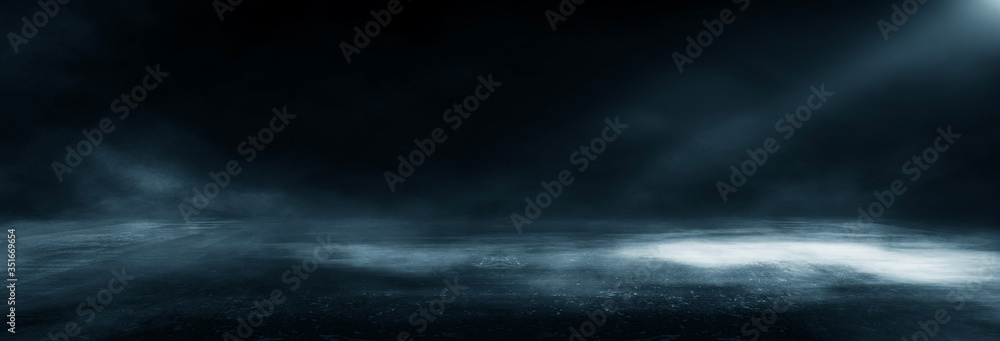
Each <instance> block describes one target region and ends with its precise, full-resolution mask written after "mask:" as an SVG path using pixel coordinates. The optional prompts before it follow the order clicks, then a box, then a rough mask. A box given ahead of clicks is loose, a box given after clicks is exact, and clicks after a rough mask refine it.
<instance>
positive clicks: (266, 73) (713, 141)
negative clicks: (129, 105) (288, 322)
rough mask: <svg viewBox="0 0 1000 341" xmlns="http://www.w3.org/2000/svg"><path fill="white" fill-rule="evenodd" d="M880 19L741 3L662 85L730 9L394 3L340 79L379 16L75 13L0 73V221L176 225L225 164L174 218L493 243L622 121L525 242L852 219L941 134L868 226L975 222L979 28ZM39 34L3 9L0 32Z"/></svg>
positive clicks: (939, 19)
mask: <svg viewBox="0 0 1000 341" xmlns="http://www.w3.org/2000/svg"><path fill="white" fill-rule="evenodd" d="M891 4H893V2H890V1H821V2H809V3H807V4H803V3H800V2H793V1H757V0H754V1H752V3H751V5H750V7H749V8H748V9H747V10H746V11H744V12H739V11H737V13H736V21H735V22H734V23H733V24H730V25H727V26H726V27H725V31H724V32H723V34H722V35H721V36H720V37H718V38H716V39H715V41H714V42H713V44H712V45H710V46H708V47H707V48H705V51H704V53H703V54H702V55H701V56H700V57H698V58H697V59H696V60H695V62H694V63H693V64H689V65H686V66H685V72H684V73H683V74H678V72H677V68H676V67H675V65H674V63H673V61H672V59H671V54H672V53H673V52H674V51H682V49H684V47H685V45H686V42H685V40H684V38H685V36H688V35H691V36H694V35H696V34H697V33H698V32H700V31H702V30H703V29H704V27H703V26H702V24H701V21H702V20H706V19H708V20H712V19H716V18H718V13H719V11H720V10H722V9H724V8H730V9H735V8H736V6H737V5H735V4H733V3H731V2H729V1H707V2H706V1H687V2H669V3H667V2H652V1H614V2H611V1H599V0H590V1H587V2H585V3H583V4H582V5H579V6H577V7H578V8H577V10H576V12H575V13H573V14H572V15H571V16H569V17H568V19H567V21H565V22H561V23H559V24H558V30H557V31H555V32H553V31H552V30H551V29H550V27H549V25H548V22H547V21H546V19H545V16H544V15H543V12H544V11H545V10H549V9H555V8H556V6H557V5H558V2H557V1H554V0H553V1H542V2H539V1H536V2H525V3H517V4H514V3H510V2H479V1H470V2H441V1H413V2H404V3H403V6H404V9H403V11H402V12H401V13H399V14H397V15H394V16H393V18H392V21H391V23H390V24H389V25H388V27H387V28H384V29H383V30H382V32H381V34H380V35H379V36H377V37H375V38H374V39H373V40H372V42H371V44H370V45H369V46H368V47H366V48H364V49H363V52H362V53H361V54H359V55H354V56H353V62H352V63H350V64H348V63H347V62H346V61H345V60H344V57H343V55H342V54H341V52H340V50H339V48H338V45H339V44H340V43H341V42H342V41H352V40H353V37H354V34H353V31H352V28H353V27H354V26H360V25H363V24H364V23H366V22H367V21H369V20H371V17H370V15H369V14H368V12H369V11H370V10H380V9H384V8H385V5H386V1H382V0H378V1H362V2H306V1H280V2H279V1H271V2H263V1H244V2H243V3H242V4H240V5H239V6H237V7H236V9H235V11H233V12H229V13H227V14H226V16H225V18H226V19H225V21H224V22H220V21H219V18H218V16H217V15H216V13H215V11H214V10H213V8H212V5H211V1H207V0H205V1H161V2H157V3H151V4H147V3H143V2H120V3H116V4H106V3H94V2H83V1H80V2H77V1H72V2H70V3H68V4H66V5H63V6H62V7H61V9H60V12H59V13H58V14H57V15H56V16H55V17H54V18H52V19H51V20H50V22H49V24H48V25H47V26H45V27H43V28H40V29H39V33H38V35H37V36H36V37H35V38H33V39H31V41H30V43H28V44H26V45H21V46H20V53H18V54H14V52H13V50H12V49H11V48H10V46H9V45H4V47H3V48H2V51H0V59H2V63H0V72H2V73H3V75H4V77H3V78H2V82H3V98H4V104H5V110H3V111H2V112H0V117H2V118H0V119H2V121H0V139H2V145H0V162H2V165H0V217H2V218H3V219H60V218H73V219H76V218H95V219H98V218H100V219H103V218H156V219H167V220H175V221H178V222H180V221H182V218H181V215H180V213H179V212H178V209H177V205H178V204H179V203H181V202H188V203H190V198H191V195H192V194H191V193H192V192H191V189H192V188H194V187H198V188H201V186H203V185H204V184H205V183H206V182H208V181H209V180H210V178H209V177H208V174H207V173H208V172H209V171H220V170H223V169H224V167H225V163H226V162H227V161H228V160H230V159H238V160H241V164H242V166H243V173H241V174H239V175H238V176H236V177H235V178H234V179H233V180H232V183H231V184H230V186H229V187H228V188H226V189H224V190H223V191H222V193H221V194H220V195H219V197H217V198H215V199H214V200H213V201H212V203H211V204H210V205H209V206H208V207H207V208H206V209H205V210H204V211H203V212H202V213H201V214H200V215H199V216H197V217H196V219H207V218H215V217H219V218H254V217H257V218H281V219H286V218H288V219H293V218H347V217H392V218H399V219H415V220H424V219H426V220H456V219H474V220H488V221H496V222H500V223H509V218H508V216H509V215H510V213H511V212H520V211H521V210H522V209H523V206H524V201H523V198H524V197H525V196H528V195H534V194H535V193H537V192H538V191H539V190H541V187H540V186H539V185H538V184H539V182H541V181H543V180H545V181H550V180H554V179H556V174H558V172H559V171H560V170H562V169H567V168H570V167H575V166H571V165H570V164H569V160H568V156H569V154H570V153H571V152H572V151H573V150H574V149H576V148H578V146H579V145H581V144H584V143H587V142H588V141H590V140H591V139H592V138H594V137H597V136H599V134H600V132H601V129H602V126H603V120H604V118H606V117H614V116H620V118H621V121H622V122H624V123H627V124H630V127H629V128H628V130H626V132H625V133H624V134H623V135H622V138H621V139H619V140H617V141H616V142H614V143H612V144H611V145H610V146H609V148H608V150H607V151H605V152H604V153H603V154H601V155H600V157H599V159H598V160H596V161H594V162H592V163H591V167H590V168H589V169H587V170H586V172H584V173H582V174H577V175H576V181H575V182H574V183H573V184H572V185H571V186H569V187H568V188H566V189H565V191H564V193H563V195H562V196H561V197H560V198H558V199H557V201H556V202H555V203H554V204H553V205H552V206H551V207H549V208H548V209H546V210H545V212H544V214H543V216H542V218H541V219H556V218H569V219H595V218H599V219H676V218H706V217H725V216H734V217H762V218H763V217H825V218H838V219H839V218H843V219H844V220H845V221H853V220H854V219H855V218H856V217H857V213H856V212H855V209H856V207H859V206H866V205H867V204H868V203H870V202H871V201H872V200H874V197H873V196H872V191H875V190H885V189H887V188H888V186H889V183H891V182H892V181H893V180H896V179H903V178H904V176H905V175H904V174H902V172H901V171H900V166H901V165H902V164H903V163H904V162H906V161H907V160H909V159H910V156H911V155H914V154H917V153H919V152H921V151H922V150H923V149H924V148H926V147H930V146H931V145H932V142H933V139H934V137H935V136H936V135H937V133H936V132H935V130H936V128H938V127H947V126H951V127H953V130H954V131H955V132H957V133H960V134H962V138H960V139H959V140H958V142H957V143H956V145H955V146H953V147H952V149H950V150H949V151H947V152H946V153H943V154H942V156H941V158H940V160H939V161H938V162H937V163H935V164H934V165H933V166H931V167H932V168H931V169H930V170H929V171H928V172H925V173H924V175H923V176H922V177H921V179H920V180H919V181H917V182H916V183H913V184H909V182H908V181H907V187H908V188H909V190H908V191H907V192H906V193H905V194H904V195H903V196H901V197H898V198H897V201H896V203H895V205H893V206H892V207H891V208H890V209H888V210H887V213H886V215H885V216H884V218H886V219H897V220H912V221H937V220H940V221H948V222H953V223H956V224H961V223H968V224H992V223H996V222H997V218H998V215H997V213H996V210H995V207H996V204H997V200H996V197H995V195H994V192H995V190H996V188H997V181H996V180H995V169H997V161H996V159H995V158H996V150H997V148H998V146H1000V141H998V140H997V138H996V134H995V132H996V130H997V123H998V122H997V118H996V116H995V114H994V111H995V108H996V106H997V104H998V103H1000V96H996V95H995V90H996V89H1000V87H998V85H1000V84H998V80H1000V78H998V77H997V76H998V75H1000V69H998V65H1000V63H997V60H998V59H997V57H998V55H1000V49H998V46H1000V45H998V44H997V43H998V40H1000V39H998V38H1000V37H998V35H997V34H996V32H997V30H998V29H1000V25H998V24H997V23H996V20H995V18H996V17H997V16H1000V4H996V3H992V1H987V0H977V1H965V2H958V3H951V2H943V1H929V2H927V3H926V4H924V5H922V7H921V8H920V10H919V12H918V13H916V14H914V15H912V16H911V17H910V19H909V21H908V22H907V23H906V24H905V25H903V26H901V27H900V30H899V31H897V32H893V33H891V35H890V37H891V39H890V40H889V41H888V42H886V41H884V40H883V38H882V35H881V33H880V32H879V30H878V28H877V26H876V24H875V23H876V21H877V20H879V19H888V18H889V16H890V14H891V12H892V9H891V8H890V7H889V6H890V5H891ZM990 5H996V6H990ZM37 10H39V7H38V5H37V4H36V3H35V2H34V1H17V2H7V3H5V4H4V5H3V11H0V23H2V25H0V31H2V32H4V33H6V32H8V31H9V32H19V31H20V28H21V24H20V17H21V16H30V15H31V14H33V13H34V12H35V11H37ZM990 10H994V11H993V12H990ZM156 64H160V65H161V69H162V70H164V71H166V72H169V73H170V76H169V77H167V78H166V80H165V82H164V83H163V84H162V85H160V86H159V87H158V88H157V89H156V90H153V91H151V92H150V94H149V96H148V98H147V99H146V100H145V101H144V102H142V103H141V104H140V106H139V107H138V108H137V109H135V110H133V111H132V113H131V115H130V116H129V117H128V118H127V119H126V120H125V121H120V120H118V119H117V118H116V117H115V116H117V114H114V113H112V112H111V111H110V110H109V109H108V107H109V104H110V103H111V101H113V100H114V99H116V98H118V96H119V94H120V93H122V92H125V91H128V90H129V89H131V88H132V87H133V86H135V85H138V84H139V83H140V81H141V79H142V77H143V76H144V75H145V70H144V68H145V67H146V66H147V65H156ZM487 74H493V77H494V79H496V80H497V81H500V82H502V83H503V85H502V86H501V87H500V88H499V89H498V90H497V92H496V93H495V94H494V95H493V96H492V97H491V98H490V99H489V100H487V101H485V102H483V103H482V104H481V106H480V108H479V110H478V111H476V112H475V113H474V114H472V116H471V117H470V118H469V119H466V120H464V122H463V125H462V127H461V128H460V129H458V130H457V131H450V129H448V136H449V137H448V140H447V141H446V142H445V143H444V144H441V145H439V146H438V148H437V150H436V152H435V153H434V154H433V155H432V156H430V157H429V158H428V159H427V160H426V161H425V163H424V164H423V165H421V166H419V167H417V170H416V172H415V173H414V175H413V176H411V177H410V178H408V179H407V180H406V182H405V183H402V184H398V185H397V190H396V191H395V192H394V193H393V192H390V191H389V189H388V187H387V186H386V182H385V180H384V178H383V172H384V171H386V170H395V169H396V165H397V163H396V156H397V155H399V154H405V153H408V152H409V151H410V150H412V149H413V148H415V147H414V145H413V140H414V139H416V138H420V139H424V138H427V137H429V133H430V131H431V130H432V129H434V128H438V127H442V128H444V127H446V126H447V125H448V124H447V123H445V122H442V119H441V114H442V112H443V111H444V110H445V109H448V108H450V107H451V105H452V104H453V103H455V102H457V101H460V100H461V99H462V98H464V97H465V96H468V95H470V94H472V91H473V89H474V87H475V85H476V84H477V81H476V77H477V76H478V75H487ZM820 84H825V85H826V88H827V89H828V90H829V91H833V92H835V93H836V95H834V96H833V97H832V98H831V99H830V100H829V102H827V104H826V105H825V106H824V107H823V108H822V109H821V110H819V111H817V112H816V113H814V114H813V117H812V119H811V120H810V121H808V122H806V123H805V124H804V126H803V127H802V128H801V129H798V130H797V131H796V133H795V135H794V136H793V137H792V138H791V139H789V140H787V141H780V143H781V149H780V150H779V151H778V152H777V153H776V154H773V155H771V157H770V158H769V160H768V162H767V164H766V165H764V166H763V167H761V169H760V170H758V172H757V174H756V175H754V176H753V177H751V178H750V179H749V181H748V182H747V184H746V185H745V186H743V187H742V188H741V189H740V190H739V192H737V193H733V194H731V195H730V196H729V201H728V202H725V203H723V202H722V200H721V199H720V197H719V194H718V192H717V191H716V188H715V182H716V181H718V180H727V179H728V178H729V175H730V171H729V165H731V164H736V165H738V164H739V163H740V162H742V161H743V160H745V159H746V158H747V156H746V153H745V152H744V150H746V149H748V148H759V147H760V146H761V143H762V141H763V140H764V139H766V138H769V137H773V138H778V137H779V136H780V134H779V133H777V132H775V130H774V123H775V121H777V120H778V119H779V118H781V117H783V116H784V115H785V114H786V113H791V112H793V110H794V109H795V108H796V107H797V106H799V105H802V104H803V103H804V101H805V99H806V97H807V96H808V95H809V94H810V92H809V87H810V86H812V85H816V86H818V85H820ZM286 105H287V107H288V111H289V113H291V114H296V115H298V116H297V118H296V119H295V120H294V121H293V122H292V123H291V124H290V126H289V127H288V128H287V129H286V130H285V131H283V132H281V133H279V134H278V135H277V137H276V138H275V140H274V141H273V142H272V143H270V144H269V145H268V146H267V149H265V150H264V151H262V152H260V153H259V154H258V157H257V159H256V160H254V162H252V163H250V164H246V163H245V162H243V161H242V158H243V157H242V156H240V155H239V154H238V153H237V152H236V146H237V145H238V144H239V143H240V142H241V141H243V140H244V139H246V136H247V135H249V134H255V133H256V132H257V131H258V130H259V129H260V128H263V127H265V126H266V125H267V122H268V120H269V119H270V117H271V114H270V112H271V108H272V107H279V108H280V107H282V106H286ZM104 117H112V118H113V121H114V122H115V125H116V127H117V128H116V129H115V131H114V132H113V133H110V134H108V135H106V136H105V139H104V141H103V143H102V144H101V145H100V146H99V147H97V148H95V151H94V152H93V154H92V155H90V156H89V157H87V158H85V159H84V161H83V164H82V165H81V166H80V167H78V168H76V169H75V170H74V171H73V172H72V173H69V174H66V175H64V178H65V180H64V181H63V182H62V183H60V182H59V181H58V180H57V179H56V177H55V175H54V172H53V171H52V168H51V165H50V164H51V163H52V161H60V162H63V160H64V157H65V151H64V146H65V145H67V144H75V143H77V142H78V141H79V140H80V139H82V138H83V135H82V134H81V133H80V130H82V129H88V130H89V129H94V128H96V127H97V123H98V122H99V121H100V120H101V119H102V118H104ZM779 140H780V139H779Z"/></svg>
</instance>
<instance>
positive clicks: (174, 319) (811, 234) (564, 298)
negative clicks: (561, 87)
mask: <svg viewBox="0 0 1000 341" xmlns="http://www.w3.org/2000/svg"><path fill="white" fill-rule="evenodd" d="M11 225H13V227H15V228H17V235H18V239H17V248H18V257H19V258H18V259H19V262H18V264H17V265H18V269H17V271H18V272H17V274H18V279H19V281H18V284H17V288H18V289H17V295H18V296H17V297H18V300H17V306H16V307H17V312H18V315H17V334H16V337H15V338H13V339H32V340H48V339H50V338H49V337H48V336H47V335H48V334H49V333H53V334H52V335H53V336H56V339H59V340H65V339H66V338H61V337H59V336H58V335H57V334H58V333H59V332H62V331H64V330H65V325H66V323H67V322H75V323H78V324H79V326H80V328H81V332H80V334H79V335H78V336H76V337H74V338H71V339H73V340H75V339H81V340H222V339H223V335H224V334H225V333H226V332H230V333H232V334H233V335H238V332H237V327H238V325H239V322H238V321H239V320H238V319H243V320H246V319H247V317H248V315H250V314H251V313H252V312H254V311H255V310H256V308H255V305H254V303H255V302H259V301H262V300H265V299H267V298H268V296H269V295H270V293H271V292H272V291H274V290H276V289H277V290H281V291H282V293H283V295H284V298H285V301H284V302H283V303H281V304H279V305H276V307H275V308H274V310H273V313H272V314H270V316H267V317H265V318H264V324H263V325H260V326H258V327H256V328H253V331H252V334H251V335H249V337H246V339H257V340H395V339H396V337H397V335H398V334H399V333H400V332H407V333H409V334H411V336H412V337H413V339H416V340H567V339H570V338H571V333H572V331H571V329H570V328H571V327H572V328H574V329H575V330H577V331H582V332H586V331H588V330H587V329H586V328H588V326H586V322H587V321H590V318H589V317H588V313H590V314H591V315H596V317H595V318H596V319H597V320H605V321H604V323H603V324H601V325H600V326H599V327H596V332H595V333H594V334H593V335H592V336H589V337H586V339H587V340H740V339H741V337H743V338H742V339H744V340H750V339H753V337H754V335H755V334H754V333H753V331H752V330H754V329H756V330H757V333H759V335H760V338H759V339H763V340H900V338H901V337H903V336H906V337H907V338H909V337H910V336H912V335H914V333H917V332H920V331H922V330H923V329H922V328H921V326H920V325H919V324H918V322H919V321H929V320H933V319H934V317H935V316H934V315H935V313H936V312H937V311H938V310H943V311H945V312H947V313H948V319H946V320H947V322H946V323H943V324H937V328H936V330H935V328H934V326H933V325H932V324H931V325H928V328H930V329H931V330H932V331H934V332H935V333H934V334H935V335H934V337H933V340H993V339H995V336H996V335H1000V286H998V285H997V284H998V283H1000V280H998V278H1000V276H998V269H1000V265H998V264H997V262H996V256H997V255H998V254H1000V253H998V250H1000V240H998V239H997V238H996V237H995V236H990V235H982V234H978V233H977V232H976V230H975V229H957V228H954V227H947V226H931V227H928V226H889V225H876V226H874V227H873V229H872V230H871V231H869V233H866V234H851V233H845V231H846V230H845V229H844V228H843V227H844V225H843V224H841V223H838V222H829V221H747V222H725V223H711V224H708V223H698V222H677V223H669V224H668V223H642V224H636V223H629V224H616V223H613V222H591V223H559V224H550V225H548V226H545V225H541V224H533V225H532V228H531V229H530V231H525V233H524V234H522V235H518V234H517V233H516V231H514V229H513V228H510V227H509V226H498V225H483V226H481V232H477V233H475V234H469V233H465V232H461V231H467V230H468V227H470V224H459V223H449V224H438V225H437V226H435V224H408V223H389V222H358V221H354V222H338V223H329V222H299V223H286V222H238V221H219V222H211V223H200V224H192V225H178V224H162V223H156V222H134V221H102V222H87V223H80V222H46V223H38V222H15V223H13V224H11ZM472 225H474V224H472ZM473 227H475V226H473ZM623 230H627V231H631V232H629V233H616V232H612V231H623ZM426 231H436V232H434V233H430V232H426ZM317 238H320V239H324V240H325V239H326V238H329V240H330V244H331V245H330V247H329V248H328V250H331V255H332V256H331V257H330V258H329V259H325V260H322V261H320V262H318V263H317V264H316V268H315V270H314V271H313V272H311V273H307V274H308V276H309V277H308V278H305V277H304V276H302V277H301V278H298V279H297V280H294V279H292V277H295V275H294V274H293V273H291V272H290V273H289V275H287V276H286V275H285V273H286V271H291V270H293V266H302V265H303V260H307V259H309V258H311V257H314V256H313V254H314V251H315V250H316V249H317V247H320V243H319V242H318V241H317ZM317 254H320V255H324V253H317ZM307 265H308V264H307ZM122 268H124V269H125V272H126V274H127V275H128V276H134V279H131V280H129V283H128V286H127V287H126V288H125V289H124V290H122V291H121V292H119V293H115V294H113V299H112V300H111V302H110V303H108V304H107V305H106V306H105V307H103V309H102V311H100V312H95V314H94V315H93V317H94V318H93V319H92V320H91V321H90V322H89V323H88V322H86V321H85V319H86V318H87V317H89V316H91V315H89V314H87V313H84V314H78V312H77V306H78V305H79V304H80V303H82V302H86V301H87V298H88V297H95V296H96V295H97V294H98V293H99V291H100V290H102V289H106V288H107V287H108V282H109V281H110V280H112V279H113V278H115V276H114V275H113V274H112V270H119V271H120V269H122ZM301 272H303V273H306V272H304V271H301ZM283 278H284V279H285V280H283ZM445 280H447V281H448V282H449V283H451V285H452V286H459V288H461V287H462V286H464V287H467V288H463V289H459V290H460V291H461V292H462V293H463V294H462V295H460V296H457V298H455V299H454V301H452V302H449V303H444V304H443V307H444V309H443V312H442V314H441V315H440V316H436V317H435V316H434V315H433V314H431V313H429V312H426V311H425V313H424V314H425V315H426V316H429V317H432V318H434V320H433V321H429V318H424V317H421V315H420V314H419V313H418V311H419V310H420V309H426V308H427V307H428V302H430V301H433V300H435V299H438V298H440V296H439V295H440V294H441V292H442V291H443V290H445V289H446V288H448V287H449V284H448V283H445ZM296 281H297V282H299V283H300V287H297V288H296V289H295V290H292V287H293V286H294V285H295V283H296ZM456 281H457V284H455V282H456ZM608 302H612V303H608ZM962 302H964V304H961V303H962ZM609 304H613V306H614V309H608V310H610V311H604V312H603V313H598V311H601V307H602V305H609ZM959 307H960V309H958V308H959ZM84 309H85V310H86V309H89V308H86V307H85V308H84ZM437 309H440V307H438V308H437ZM769 310H770V311H769ZM772 312H774V313H773V314H772ZM414 313H418V314H417V315H416V316H415V317H414V320H413V321H415V323H413V324H411V323H410V321H411V320H410V319H411V315H413V314H414ZM428 314H430V315H428ZM602 314H603V315H604V316H606V319H604V318H601V316H600V315H602ZM775 315H776V318H777V319H776V320H774V321H772V322H773V323H771V324H767V323H766V321H761V322H758V324H759V325H760V326H762V327H764V328H766V330H764V328H760V327H758V326H754V325H753V324H752V323H751V321H752V318H757V319H761V318H763V319H773V318H774V316H775ZM762 316H763V317H762ZM421 319H424V320H428V321H427V323H426V329H425V330H424V331H423V332H419V328H420V327H421V326H422V324H421V323H422V322H421V321H424V320H421ZM747 323H751V324H750V325H746V324H747ZM594 326H596V325H594ZM581 328H584V329H583V330H581ZM245 331H246V330H244V332H245ZM744 332H746V334H747V335H742V334H744ZM8 335H9V334H8ZM576 339H577V340H580V339H583V338H576ZM918 339H920V338H919V337H918Z"/></svg>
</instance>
